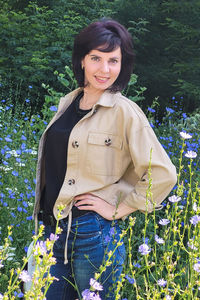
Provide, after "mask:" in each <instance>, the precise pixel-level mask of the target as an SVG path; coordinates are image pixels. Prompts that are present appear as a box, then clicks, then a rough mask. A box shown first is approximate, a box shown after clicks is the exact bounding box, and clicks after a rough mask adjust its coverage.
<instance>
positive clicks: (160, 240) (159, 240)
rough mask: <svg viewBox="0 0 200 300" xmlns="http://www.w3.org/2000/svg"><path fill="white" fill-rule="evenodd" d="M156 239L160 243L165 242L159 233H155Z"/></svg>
mask: <svg viewBox="0 0 200 300" xmlns="http://www.w3.org/2000/svg"><path fill="white" fill-rule="evenodd" d="M155 241H156V242H157V243H158V244H164V243H165V241H164V240H163V239H162V238H160V237H159V236H158V235H157V234H156V235H155Z"/></svg>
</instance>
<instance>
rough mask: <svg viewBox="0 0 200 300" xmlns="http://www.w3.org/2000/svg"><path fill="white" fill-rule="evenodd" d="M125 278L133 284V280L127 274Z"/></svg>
mask: <svg viewBox="0 0 200 300" xmlns="http://www.w3.org/2000/svg"><path fill="white" fill-rule="evenodd" d="M125 278H126V279H127V280H128V282H130V283H131V284H134V282H135V280H134V279H133V278H132V277H130V276H129V275H126V276H125Z"/></svg>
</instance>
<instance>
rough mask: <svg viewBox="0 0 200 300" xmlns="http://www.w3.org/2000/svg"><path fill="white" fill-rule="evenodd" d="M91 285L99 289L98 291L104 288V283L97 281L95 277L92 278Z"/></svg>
mask: <svg viewBox="0 0 200 300" xmlns="http://www.w3.org/2000/svg"><path fill="white" fill-rule="evenodd" d="M90 286H91V287H92V288H93V289H95V290H97V291H102V290H103V287H102V285H101V284H100V283H99V282H98V281H96V280H95V279H93V278H90Z"/></svg>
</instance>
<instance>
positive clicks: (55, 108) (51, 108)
mask: <svg viewBox="0 0 200 300" xmlns="http://www.w3.org/2000/svg"><path fill="white" fill-rule="evenodd" d="M49 109H50V110H51V111H57V107H56V106H55V105H54V106H51V107H50V108H49Z"/></svg>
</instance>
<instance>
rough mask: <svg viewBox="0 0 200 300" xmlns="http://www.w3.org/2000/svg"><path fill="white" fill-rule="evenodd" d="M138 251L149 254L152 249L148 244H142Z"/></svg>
mask: <svg viewBox="0 0 200 300" xmlns="http://www.w3.org/2000/svg"><path fill="white" fill-rule="evenodd" d="M138 251H139V252H140V253H141V254H142V255H147V254H149V253H150V252H151V249H150V248H149V246H148V245H147V244H142V245H140V246H139V249H138Z"/></svg>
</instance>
